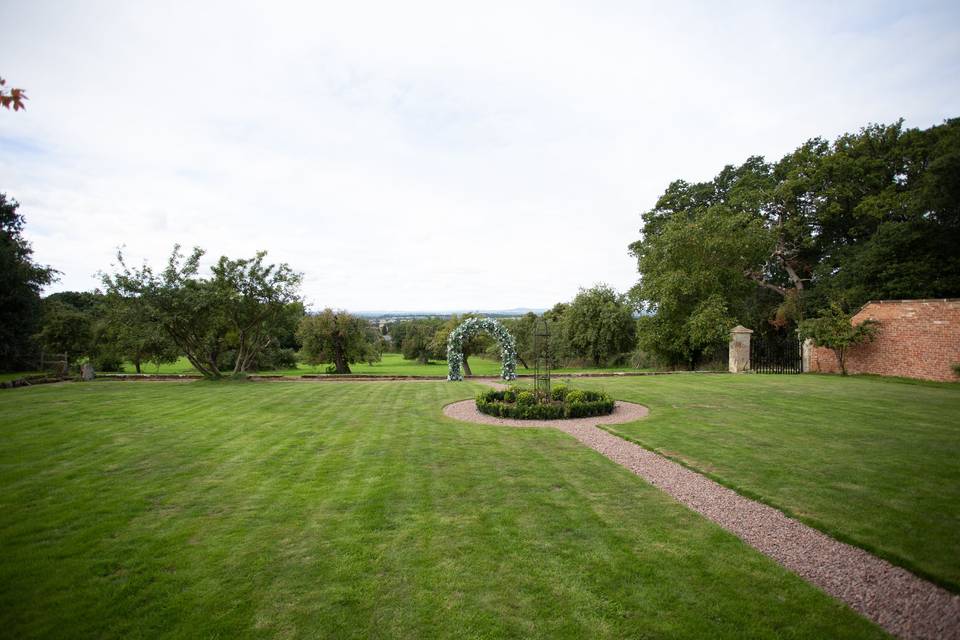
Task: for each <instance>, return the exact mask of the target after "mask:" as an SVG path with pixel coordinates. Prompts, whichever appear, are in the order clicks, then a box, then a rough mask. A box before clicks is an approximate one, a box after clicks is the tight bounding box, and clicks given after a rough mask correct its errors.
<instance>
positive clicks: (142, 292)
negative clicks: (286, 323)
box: [103, 245, 302, 379]
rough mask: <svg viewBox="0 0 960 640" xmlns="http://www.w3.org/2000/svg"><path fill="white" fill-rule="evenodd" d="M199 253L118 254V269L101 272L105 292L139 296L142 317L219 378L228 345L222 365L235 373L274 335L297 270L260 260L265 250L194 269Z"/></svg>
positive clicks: (294, 289)
mask: <svg viewBox="0 0 960 640" xmlns="http://www.w3.org/2000/svg"><path fill="white" fill-rule="evenodd" d="M203 254H204V252H203V250H202V249H200V248H195V249H194V250H193V252H192V253H191V254H190V255H189V256H188V257H186V258H184V256H183V254H181V253H180V247H179V245H177V246H175V247H174V250H173V253H172V254H171V256H170V259H169V260H168V262H167V266H166V268H164V269H163V271H161V272H160V273H155V272H154V271H153V269H152V268H151V267H150V266H149V265H146V264H145V265H144V266H142V267H136V268H131V267H129V266H127V265H126V263H125V262H124V259H123V255H121V254H118V256H117V259H118V262H119V266H120V270H119V271H118V272H117V273H114V274H112V275H111V274H104V275H103V282H104V285H105V287H106V289H107V291H108V293H110V294H112V295H116V296H120V297H122V298H135V299H137V300H138V303H139V305H140V309H142V311H143V313H144V315H145V318H146V320H147V321H149V322H152V323H155V324H157V325H159V326H160V327H161V328H162V329H163V331H164V332H165V333H166V334H167V335H168V336H169V337H170V339H171V340H172V341H173V342H174V344H176V345H177V347H178V348H179V349H180V350H181V352H183V353H184V355H186V357H187V359H188V360H189V361H190V364H192V365H193V366H194V368H196V369H197V371H199V372H200V373H201V374H203V375H204V376H205V377H208V378H214V379H216V378H220V377H222V376H223V373H222V371H221V363H220V358H221V356H222V355H223V354H225V353H227V352H228V351H230V350H233V354H232V356H231V357H230V358H229V362H228V364H227V367H229V366H231V365H232V368H233V373H234V375H237V374H239V373H241V372H243V371H246V370H247V368H248V367H249V366H250V363H251V362H252V361H253V360H254V359H255V358H256V357H257V356H258V355H259V354H260V353H262V351H263V350H264V349H265V348H266V347H267V346H268V345H270V344H271V343H272V341H273V340H274V339H275V337H274V332H275V331H276V329H277V327H278V325H280V324H281V320H282V318H283V316H284V314H285V313H287V312H288V305H289V304H291V303H293V302H296V301H298V300H299V294H298V290H299V287H300V282H301V279H302V276H301V275H300V274H299V273H296V272H294V271H293V270H292V269H290V267H289V266H287V265H286V264H280V265H272V264H271V265H266V264H264V261H263V259H264V257H265V256H266V252H258V253H257V254H256V256H255V257H254V258H251V259H245V260H231V259H229V258H227V257H221V258H220V260H219V261H218V262H217V264H216V265H215V266H214V267H213V268H212V269H211V272H212V277H210V278H201V277H199V276H198V272H199V266H200V258H201V257H202V256H203Z"/></svg>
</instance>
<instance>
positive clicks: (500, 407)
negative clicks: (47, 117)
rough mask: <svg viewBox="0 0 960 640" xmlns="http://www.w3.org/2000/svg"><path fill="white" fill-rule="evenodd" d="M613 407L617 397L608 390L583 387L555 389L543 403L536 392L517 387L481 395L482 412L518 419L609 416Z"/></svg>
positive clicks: (479, 399) (480, 407) (478, 398)
mask: <svg viewBox="0 0 960 640" xmlns="http://www.w3.org/2000/svg"><path fill="white" fill-rule="evenodd" d="M541 400H542V399H541ZM613 409H614V401H613V398H611V397H610V396H609V395H607V394H606V393H602V392H599V391H583V390H580V389H574V390H571V391H568V390H567V389H566V388H565V387H562V386H560V387H557V388H556V389H554V390H553V393H552V394H551V398H550V399H549V400H548V401H540V402H538V399H537V397H536V396H535V395H534V393H533V392H532V391H519V390H516V389H506V390H503V391H499V390H490V391H485V392H483V393H481V394H480V395H478V396H477V410H478V411H480V413H485V414H487V415H488V416H494V417H495V418H513V419H515V420H561V419H564V418H590V417H593V416H605V415H609V414H611V413H613Z"/></svg>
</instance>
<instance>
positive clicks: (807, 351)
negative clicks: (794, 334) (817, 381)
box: [801, 338, 813, 373]
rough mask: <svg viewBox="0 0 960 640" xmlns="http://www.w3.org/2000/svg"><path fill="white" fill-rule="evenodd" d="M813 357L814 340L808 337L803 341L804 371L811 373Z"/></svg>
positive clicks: (802, 358)
mask: <svg viewBox="0 0 960 640" xmlns="http://www.w3.org/2000/svg"><path fill="white" fill-rule="evenodd" d="M812 357H813V340H811V339H810V338H807V339H806V340H804V341H803V351H802V355H801V363H802V366H803V372H804V373H810V359H811V358H812Z"/></svg>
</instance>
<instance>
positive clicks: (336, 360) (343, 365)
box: [333, 348, 350, 373]
mask: <svg viewBox="0 0 960 640" xmlns="http://www.w3.org/2000/svg"><path fill="white" fill-rule="evenodd" d="M333 366H334V367H336V372H337V373H350V365H349V364H348V363H347V357H346V355H345V354H344V353H343V349H341V348H335V349H334V350H333Z"/></svg>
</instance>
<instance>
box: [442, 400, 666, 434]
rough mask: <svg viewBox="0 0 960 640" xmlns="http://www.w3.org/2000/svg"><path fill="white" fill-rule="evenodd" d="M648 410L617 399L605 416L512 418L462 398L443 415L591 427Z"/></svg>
mask: <svg viewBox="0 0 960 640" xmlns="http://www.w3.org/2000/svg"><path fill="white" fill-rule="evenodd" d="M649 412H650V410H649V409H647V408H646V407H645V406H643V405H641V404H634V403H632V402H620V401H619V400H617V401H616V402H615V403H614V406H613V413H611V414H610V415H606V416H594V417H592V418H567V419H565V420H514V419H513V418H497V417H495V416H488V415H487V414H485V413H480V411H479V410H477V403H476V401H475V400H463V401H461V402H454V403H452V404H448V405H447V406H445V407H444V408H443V415H445V416H448V417H450V418H453V419H455V420H463V421H465V422H479V423H481V424H496V425H500V426H504V427H533V428H545V427H557V426H558V425H560V424H564V425H567V426H588V427H593V425H597V424H621V423H623V422H633V421H634V420H640V419H641V418H646V417H647V414H648V413H649Z"/></svg>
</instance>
